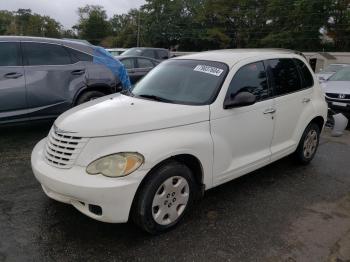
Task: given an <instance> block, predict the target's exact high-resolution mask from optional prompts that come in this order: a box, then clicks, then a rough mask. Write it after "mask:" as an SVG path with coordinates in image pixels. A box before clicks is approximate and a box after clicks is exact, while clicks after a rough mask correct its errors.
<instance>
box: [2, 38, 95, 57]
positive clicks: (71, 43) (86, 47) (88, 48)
mask: <svg viewBox="0 0 350 262" xmlns="http://www.w3.org/2000/svg"><path fill="white" fill-rule="evenodd" d="M1 41H6V42H10V41H13V42H19V41H23V42H24V41H28V42H37V43H48V44H58V45H64V46H67V47H70V48H73V49H77V50H79V51H83V52H85V53H88V54H90V55H93V49H94V46H93V45H91V44H88V43H85V42H80V41H75V40H67V39H58V38H46V37H34V36H0V42H1Z"/></svg>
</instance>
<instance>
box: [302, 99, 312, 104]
mask: <svg viewBox="0 0 350 262" xmlns="http://www.w3.org/2000/svg"><path fill="white" fill-rule="evenodd" d="M309 102H311V98H304V99H303V103H309Z"/></svg>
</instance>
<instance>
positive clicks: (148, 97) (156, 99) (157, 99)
mask: <svg viewBox="0 0 350 262" xmlns="http://www.w3.org/2000/svg"><path fill="white" fill-rule="evenodd" d="M138 96H139V97H143V98H147V99H151V100H155V101H159V102H166V103H173V101H172V100H169V99H166V98H163V97H160V96H156V95H138Z"/></svg>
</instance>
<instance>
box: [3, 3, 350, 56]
mask: <svg viewBox="0 0 350 262" xmlns="http://www.w3.org/2000/svg"><path fill="white" fill-rule="evenodd" d="M78 15H79V22H78V24H77V25H75V26H74V27H73V28H72V29H71V30H62V27H61V25H60V24H59V23H58V22H57V21H55V20H53V19H51V18H49V17H47V16H40V15H38V14H33V13H32V12H31V10H30V9H19V10H18V11H17V12H8V11H0V34H13V35H37V36H51V37H60V36H61V37H67V38H74V37H77V36H78V37H79V38H83V39H86V40H88V41H90V42H91V43H93V44H100V45H103V46H106V47H116V46H117V47H133V46H136V45H137V44H138V43H139V45H140V46H155V47H164V48H173V49H178V50H183V51H192V50H193V51H201V50H209V49H221V48H254V47H271V48H272V47H278V48H290V49H296V50H300V51H311V50H312V51H317V50H328V51H332V50H336V51H350V0H146V1H145V4H144V5H143V6H142V7H140V8H139V9H131V10H130V11H129V12H128V13H126V14H116V15H114V16H113V17H112V18H111V19H109V20H108V18H107V15H106V11H105V10H104V8H103V7H101V6H98V5H97V6H96V5H86V6H84V7H81V8H79V9H78Z"/></svg>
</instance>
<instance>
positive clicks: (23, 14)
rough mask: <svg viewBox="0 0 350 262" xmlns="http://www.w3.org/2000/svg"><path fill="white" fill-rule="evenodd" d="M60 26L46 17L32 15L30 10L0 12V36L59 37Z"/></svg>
mask: <svg viewBox="0 0 350 262" xmlns="http://www.w3.org/2000/svg"><path fill="white" fill-rule="evenodd" d="M61 31H62V26H61V24H60V23H59V22H57V21H55V20H54V19H52V18H50V17H48V16H41V15H38V14H33V13H32V11H31V10H30V9H18V10H17V11H16V12H9V11H0V34H1V35H27V36H45V37H60V36H61Z"/></svg>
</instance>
